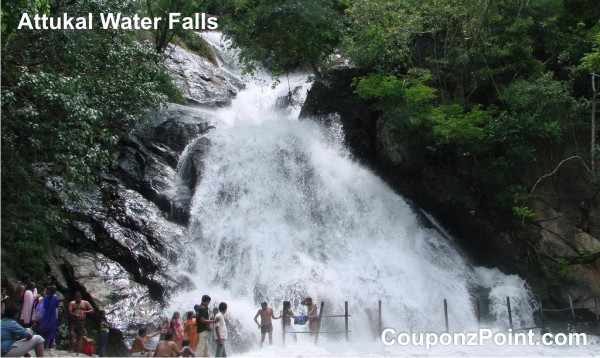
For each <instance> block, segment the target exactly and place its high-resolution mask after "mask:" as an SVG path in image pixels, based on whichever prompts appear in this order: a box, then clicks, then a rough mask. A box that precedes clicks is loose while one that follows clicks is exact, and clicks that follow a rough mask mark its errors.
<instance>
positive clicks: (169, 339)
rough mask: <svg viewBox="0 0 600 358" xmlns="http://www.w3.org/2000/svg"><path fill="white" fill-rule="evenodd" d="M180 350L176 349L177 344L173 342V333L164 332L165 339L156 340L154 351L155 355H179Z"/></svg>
mask: <svg viewBox="0 0 600 358" xmlns="http://www.w3.org/2000/svg"><path fill="white" fill-rule="evenodd" d="M180 355H181V351H179V349H177V344H176V343H175V342H173V333H172V332H170V331H169V332H167V333H165V339H164V340H162V341H160V342H158V344H157V345H156V350H155V351H154V356H155V357H179V356H180Z"/></svg>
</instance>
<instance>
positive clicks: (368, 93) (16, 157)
mask: <svg viewBox="0 0 600 358" xmlns="http://www.w3.org/2000/svg"><path fill="white" fill-rule="evenodd" d="M24 12H28V13H31V14H34V13H39V14H42V13H46V14H48V15H51V16H58V15H60V14H62V13H65V12H67V13H69V15H73V16H77V15H78V14H86V13H90V12H91V13H94V14H98V13H101V12H103V13H108V12H122V13H131V14H134V13H138V14H141V15H144V16H157V14H166V13H170V12H180V13H183V14H192V13H195V12H206V13H210V14H214V15H216V16H218V18H219V28H220V30H222V31H223V32H224V34H225V35H226V36H228V37H230V38H231V39H232V46H234V47H239V48H240V49H241V52H240V57H241V60H242V62H243V63H244V64H245V65H246V68H247V70H248V71H250V72H252V70H253V69H254V68H255V66H256V65H257V64H259V63H260V64H263V65H265V66H267V67H268V68H269V69H270V70H271V71H272V72H273V73H274V74H275V75H276V76H285V74H286V73H287V72H289V71H291V70H295V69H298V68H304V69H307V70H310V71H312V72H313V73H314V81H316V82H317V83H322V84H324V85H327V83H328V81H330V76H329V74H330V73H331V71H332V70H333V67H334V62H333V61H332V56H334V55H335V56H337V57H340V58H342V59H345V60H347V63H348V64H349V65H348V66H350V67H352V68H353V69H354V72H353V73H354V74H355V75H354V77H353V78H352V81H351V91H352V93H353V94H354V95H356V96H357V97H358V98H359V99H361V100H362V101H364V103H365V104H366V105H367V106H368V107H369V108H370V109H371V110H372V111H373V112H374V113H376V114H377V140H378V143H379V146H380V149H381V151H380V154H381V155H382V156H383V157H384V158H385V160H386V161H388V162H389V163H390V165H392V166H397V168H400V169H402V170H404V171H405V172H407V173H414V172H419V171H422V170H423V169H424V168H425V167H426V166H429V167H431V166H433V167H436V168H437V169H438V170H439V171H441V172H443V173H445V179H444V180H445V182H444V187H446V188H447V196H448V200H459V201H464V202H469V205H470V206H471V207H473V208H474V209H475V210H477V211H484V212H487V213H488V214H490V215H492V216H496V217H499V218H504V217H512V218H518V219H519V220H527V219H529V218H531V217H532V216H533V215H534V214H535V213H534V211H533V210H532V208H531V207H530V206H529V200H530V199H531V198H532V197H533V196H535V195H536V194H537V193H536V192H534V189H535V185H536V182H537V181H538V179H539V178H540V177H541V176H542V175H543V174H545V173H550V172H553V171H554V170H556V169H557V168H559V167H560V165H561V163H564V161H565V160H568V161H570V162H576V163H577V165H579V166H580V167H581V168H582V170H581V171H578V172H577V173H578V174H577V175H580V174H581V173H584V175H585V180H586V183H587V185H588V186H589V188H590V190H591V191H592V192H593V193H596V194H597V192H598V189H600V182H599V181H598V175H597V174H598V170H597V157H598V146H597V144H596V141H597V138H596V137H597V135H596V134H597V131H596V124H595V121H596V113H597V101H598V95H599V93H600V74H599V73H600V23H599V19H600V2H599V1H598V0H476V1H475V0H446V1H436V0H426V1H423V0H402V1H398V0H354V1H344V0H339V1H338V0H306V1H299V0H277V1H274V0H260V1H259V0H206V1H178V0H147V1H127V0H119V1H109V2H107V1H100V0H81V1H78V0H71V1H62V0H44V1H31V0H19V1H10V2H5V3H3V5H2V39H3V41H2V117H3V118H2V272H3V273H4V272H7V270H8V269H10V270H12V271H14V272H20V271H23V270H27V271H28V272H30V273H31V274H32V275H33V276H35V277H38V280H39V281H41V282H42V283H44V281H48V280H50V278H49V277H48V276H47V275H48V274H47V270H46V267H45V263H44V259H43V258H44V256H45V253H46V251H47V245H49V244H50V243H51V242H54V241H56V240H60V239H61V237H62V233H63V231H64V230H65V229H66V227H67V226H68V223H69V220H70V219H72V218H71V217H69V215H70V214H68V213H66V211H64V210H63V208H62V201H60V200H59V199H57V198H56V196H55V192H54V191H52V190H50V189H51V188H52V187H56V186H63V187H68V188H69V190H67V191H68V192H69V195H72V196H73V197H74V198H76V197H77V195H78V192H79V191H80V190H84V189H85V188H86V187H89V186H90V185H93V184H94V183H95V182H96V181H97V178H98V176H99V174H100V173H102V172H105V171H107V170H108V169H109V168H110V167H111V165H112V164H113V163H114V161H115V160H116V157H117V155H118V144H119V141H120V140H122V139H123V138H126V137H127V135H128V133H129V132H130V131H131V130H132V129H133V128H134V127H135V126H136V125H137V124H139V123H141V122H143V120H144V119H145V118H146V116H147V113H148V110H149V109H150V108H157V107H160V106H161V105H163V104H164V103H166V102H167V101H171V102H173V101H175V102H180V101H182V99H181V94H180V93H179V92H178V90H177V89H176V88H175V87H174V85H173V84H172V82H171V79H170V75H169V73H168V71H167V70H166V69H165V68H164V66H163V64H162V62H163V60H164V58H165V56H168V51H165V50H166V49H167V45H168V44H169V43H174V44H180V45H182V46H186V47H188V48H192V49H195V50H196V51H199V52H202V53H206V54H207V55H206V56H210V55H208V53H210V51H208V50H206V46H204V45H203V44H199V43H198V42H199V40H198V38H197V37H195V36H193V35H194V34H193V33H191V31H189V30H183V29H181V28H176V29H168V28H158V29H156V30H155V31H132V30H104V29H93V30H85V31H80V30H37V31H36V30H17V28H16V26H17V24H18V21H19V19H20V18H21V15H22V13H24ZM596 194H594V195H593V197H592V198H593V202H591V203H590V205H597V203H596V200H597V195H596ZM588 231H589V228H588ZM598 254H600V253H599V252H590V253H589V255H590V257H588V259H591V258H593V257H596V256H597V255H598Z"/></svg>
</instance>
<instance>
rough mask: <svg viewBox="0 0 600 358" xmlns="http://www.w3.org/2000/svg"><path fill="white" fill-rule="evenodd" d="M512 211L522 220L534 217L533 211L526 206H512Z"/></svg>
mask: <svg viewBox="0 0 600 358" xmlns="http://www.w3.org/2000/svg"><path fill="white" fill-rule="evenodd" d="M513 213H514V214H515V215H516V216H517V217H518V218H520V219H521V220H522V221H523V220H527V219H532V218H534V217H535V211H533V210H532V209H530V208H528V207H526V206H513Z"/></svg>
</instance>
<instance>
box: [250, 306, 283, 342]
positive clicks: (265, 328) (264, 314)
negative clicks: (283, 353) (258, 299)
mask: <svg viewBox="0 0 600 358" xmlns="http://www.w3.org/2000/svg"><path fill="white" fill-rule="evenodd" d="M260 307H261V309H259V310H258V312H256V315H255V316H254V322H256V324H257V325H258V328H260V346H261V347H262V345H263V343H264V342H265V334H267V333H268V334H269V344H273V322H272V321H271V318H272V319H279V318H281V317H275V315H274V314H273V309H272V308H270V307H268V306H267V303H266V302H263V303H261V304H260ZM258 316H260V324H259V323H258V321H257V320H256V318H258Z"/></svg>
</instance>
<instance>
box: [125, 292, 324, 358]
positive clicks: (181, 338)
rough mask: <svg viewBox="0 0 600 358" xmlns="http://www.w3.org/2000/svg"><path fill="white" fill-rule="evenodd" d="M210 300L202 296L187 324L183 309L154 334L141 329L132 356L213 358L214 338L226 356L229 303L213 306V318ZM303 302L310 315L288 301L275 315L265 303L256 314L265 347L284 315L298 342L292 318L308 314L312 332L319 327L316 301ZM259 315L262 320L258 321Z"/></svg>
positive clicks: (221, 354) (217, 350) (216, 347)
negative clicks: (155, 340)
mask: <svg viewBox="0 0 600 358" xmlns="http://www.w3.org/2000/svg"><path fill="white" fill-rule="evenodd" d="M210 302H211V297H210V296H208V295H204V296H202V300H201V304H199V305H195V306H194V311H189V312H187V313H186V319H185V320H184V321H183V323H182V322H181V321H180V317H181V314H180V312H175V313H173V316H172V318H171V320H170V321H169V319H168V318H167V317H162V318H161V323H160V324H159V327H158V330H157V331H155V332H153V333H148V329H147V328H146V327H142V328H140V329H139V331H138V335H137V336H136V337H135V339H134V340H133V343H132V345H131V350H130V355H131V356H132V357H172V356H183V357H209V347H210V346H211V340H212V341H213V342H212V343H214V344H213V346H214V351H215V355H214V356H215V357H226V356H227V352H226V348H225V347H226V345H225V343H226V340H227V337H228V333H227V322H226V320H225V317H224V315H225V313H226V312H227V303H225V302H221V303H219V306H218V308H216V307H215V308H214V309H213V312H212V313H213V315H212V318H211V315H210V313H209V312H210V309H209V305H210ZM301 304H302V305H305V306H307V314H306V316H296V315H295V314H294V312H293V311H292V309H291V303H290V302H289V301H285V302H284V307H283V311H282V313H281V315H280V316H279V317H275V314H274V312H273V309H272V308H270V307H269V306H268V304H267V302H262V303H261V308H260V309H259V310H258V311H257V312H256V315H255V316H254V322H256V324H257V325H258V328H260V331H261V341H260V346H261V347H262V345H263V343H264V341H265V337H266V336H267V335H268V336H269V344H273V321H272V320H274V319H280V318H283V320H284V326H285V330H286V332H289V333H292V334H293V336H294V340H295V341H296V339H297V338H296V331H295V329H294V326H293V325H292V318H294V319H296V318H300V317H306V321H308V326H309V331H310V332H316V331H317V330H318V323H319V317H318V309H317V305H316V304H314V303H313V301H312V298H310V297H307V298H305V299H304V300H302V302H301ZM259 317H260V322H259V321H258V318H259ZM211 325H212V327H211ZM213 329H214V333H212V338H211V331H212V330H213ZM158 335H160V338H159V342H158V344H157V345H156V347H155V348H150V347H148V346H147V345H146V341H147V340H148V339H151V338H153V337H156V336H158Z"/></svg>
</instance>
